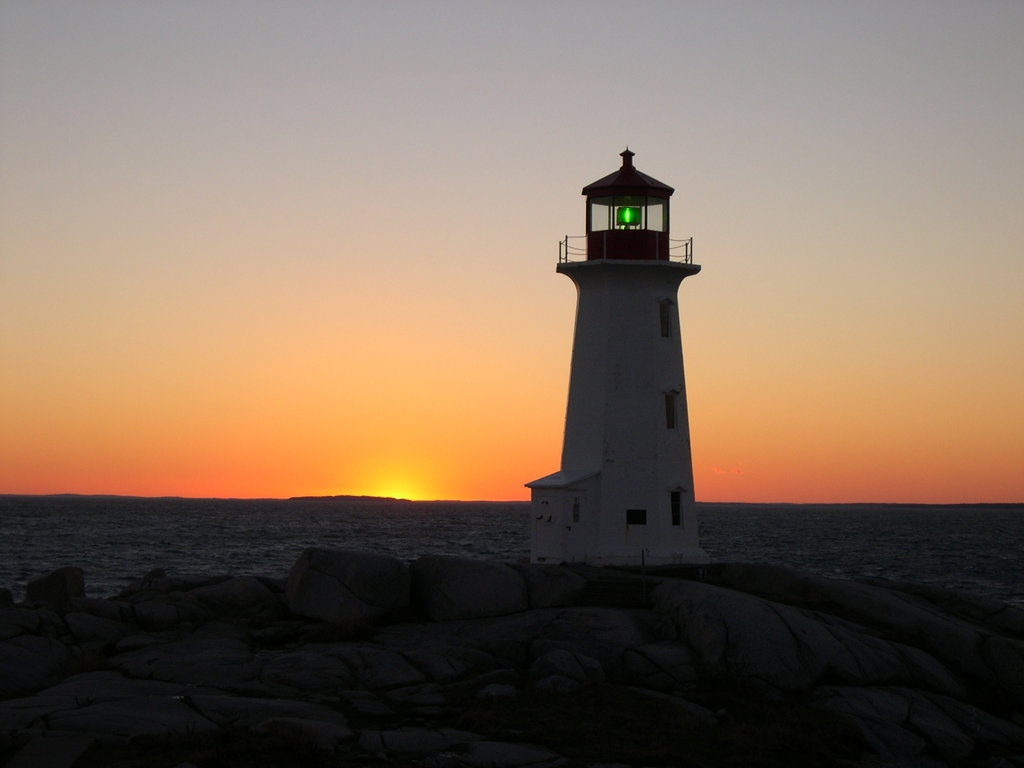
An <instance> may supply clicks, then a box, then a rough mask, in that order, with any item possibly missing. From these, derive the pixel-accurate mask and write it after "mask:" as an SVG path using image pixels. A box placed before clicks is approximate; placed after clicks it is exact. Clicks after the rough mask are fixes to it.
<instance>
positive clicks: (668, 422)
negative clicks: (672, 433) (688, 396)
mask: <svg viewBox="0 0 1024 768" xmlns="http://www.w3.org/2000/svg"><path fill="white" fill-rule="evenodd" d="M665 427H666V428H667V429H675V428H676V394H675V392H668V393H667V394H666V395H665Z"/></svg>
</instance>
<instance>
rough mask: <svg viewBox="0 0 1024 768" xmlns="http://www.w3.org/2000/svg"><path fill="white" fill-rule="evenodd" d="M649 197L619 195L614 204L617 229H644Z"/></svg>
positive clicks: (613, 212)
mask: <svg viewBox="0 0 1024 768" xmlns="http://www.w3.org/2000/svg"><path fill="white" fill-rule="evenodd" d="M646 203H647V198H645V197H640V196H637V195H618V196H616V198H615V202H614V204H613V206H612V220H613V223H614V226H615V229H643V228H644V210H645V209H646V207H647V206H646Z"/></svg>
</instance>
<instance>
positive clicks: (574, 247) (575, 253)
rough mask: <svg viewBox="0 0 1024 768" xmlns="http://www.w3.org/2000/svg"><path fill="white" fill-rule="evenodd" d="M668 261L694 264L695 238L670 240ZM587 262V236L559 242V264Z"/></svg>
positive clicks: (569, 237) (573, 236)
mask: <svg viewBox="0 0 1024 768" xmlns="http://www.w3.org/2000/svg"><path fill="white" fill-rule="evenodd" d="M668 243H669V245H668V259H669V261H676V262H679V263H681V264H693V238H692V237H688V238H686V239H685V240H676V239H674V238H669V241H668ZM586 260H587V236H586V235H566V236H565V239H564V240H559V241H558V263H559V264H566V263H568V262H571V261H586Z"/></svg>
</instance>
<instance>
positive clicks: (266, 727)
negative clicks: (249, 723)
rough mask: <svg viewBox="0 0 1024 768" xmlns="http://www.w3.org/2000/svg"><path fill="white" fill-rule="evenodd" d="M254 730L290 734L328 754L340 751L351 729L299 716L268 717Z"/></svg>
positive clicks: (262, 732)
mask: <svg viewBox="0 0 1024 768" xmlns="http://www.w3.org/2000/svg"><path fill="white" fill-rule="evenodd" d="M254 730H255V731H256V733H261V734H264V733H280V734H284V735H287V736H291V737H293V738H297V739H298V740H299V741H301V742H302V743H303V744H311V745H313V746H314V747H316V748H317V749H319V750H321V751H323V752H328V753H330V754H333V753H335V752H338V751H342V750H343V749H344V748H345V742H346V741H347V740H348V739H350V738H351V737H352V731H351V730H350V729H349V728H348V727H347V726H345V725H343V724H340V723H329V722H324V721H323V720H308V719H306V718H301V717H268V718H267V719H266V720H264V721H263V722H261V723H260V724H259V725H257V726H256V727H255V728H254Z"/></svg>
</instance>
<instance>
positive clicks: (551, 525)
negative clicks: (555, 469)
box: [531, 491, 566, 563]
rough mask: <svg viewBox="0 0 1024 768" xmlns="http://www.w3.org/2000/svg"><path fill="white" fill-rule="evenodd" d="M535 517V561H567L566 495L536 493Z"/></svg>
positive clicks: (533, 513)
mask: <svg viewBox="0 0 1024 768" xmlns="http://www.w3.org/2000/svg"><path fill="white" fill-rule="evenodd" d="M531 512H532V516H533V521H532V522H533V526H532V527H533V559H534V560H535V561H536V562H538V563H560V562H562V561H563V560H565V534H566V523H565V494H564V493H561V492H559V491H546V492H535V495H534V498H533V503H532V505H531Z"/></svg>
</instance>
